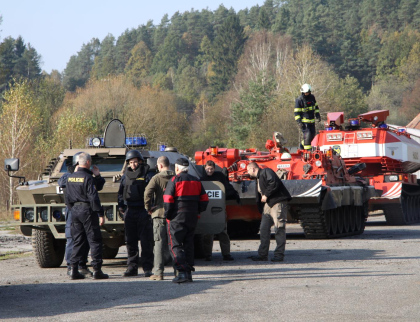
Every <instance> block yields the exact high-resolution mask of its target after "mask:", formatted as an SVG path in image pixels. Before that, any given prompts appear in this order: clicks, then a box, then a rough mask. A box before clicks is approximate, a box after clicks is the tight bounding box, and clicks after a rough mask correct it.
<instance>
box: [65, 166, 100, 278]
mask: <svg viewBox="0 0 420 322" xmlns="http://www.w3.org/2000/svg"><path fill="white" fill-rule="evenodd" d="M66 196H67V202H68V206H69V208H70V209H69V210H70V211H71V214H72V224H71V235H72V237H73V242H74V245H73V252H72V256H71V264H72V266H73V269H77V267H78V264H79V262H80V261H81V260H82V259H83V257H84V250H85V248H84V243H85V241H86V239H87V241H88V243H89V246H90V249H91V257H92V267H93V269H94V270H95V271H99V270H100V269H101V267H102V235H101V231H100V227H99V216H98V214H99V215H101V216H103V211H102V207H101V202H100V200H99V196H98V192H97V191H96V188H95V184H94V178H93V176H92V175H91V171H90V170H88V169H85V168H79V169H78V170H77V171H76V172H74V173H73V174H71V175H70V176H69V177H68V179H67V188H66Z"/></svg>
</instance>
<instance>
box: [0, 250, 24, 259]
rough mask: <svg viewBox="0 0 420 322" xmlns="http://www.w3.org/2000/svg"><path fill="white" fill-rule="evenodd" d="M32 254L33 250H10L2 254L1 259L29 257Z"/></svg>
mask: <svg viewBox="0 0 420 322" xmlns="http://www.w3.org/2000/svg"><path fill="white" fill-rule="evenodd" d="M30 255H31V252H28V251H21V252H16V251H9V252H6V253H4V254H0V261H4V260H8V259H14V258H19V257H28V256H30Z"/></svg>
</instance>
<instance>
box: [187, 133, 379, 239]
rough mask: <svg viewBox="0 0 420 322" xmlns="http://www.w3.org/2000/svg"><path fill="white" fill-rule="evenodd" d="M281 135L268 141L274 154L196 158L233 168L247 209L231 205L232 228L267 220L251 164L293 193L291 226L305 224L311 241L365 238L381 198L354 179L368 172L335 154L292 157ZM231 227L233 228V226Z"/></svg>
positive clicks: (218, 152) (212, 153)
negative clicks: (371, 207) (371, 208)
mask: <svg viewBox="0 0 420 322" xmlns="http://www.w3.org/2000/svg"><path fill="white" fill-rule="evenodd" d="M284 143H285V140H284V138H283V137H282V135H281V134H280V133H278V132H276V133H274V136H273V140H268V141H267V143H266V148H267V150H268V151H257V150H256V149H247V150H239V149H226V148H217V147H211V148H209V149H207V150H206V151H199V152H196V153H195V160H196V163H197V165H205V163H206V162H207V161H208V160H212V161H214V162H215V163H216V164H217V165H218V166H219V167H220V168H227V170H228V176H229V181H230V183H231V184H232V185H233V186H234V188H235V189H236V190H237V191H238V192H239V195H240V198H241V205H235V204H230V203H229V202H228V203H227V216H228V217H227V218H228V220H229V223H230V225H231V226H232V225H233V226H235V224H236V223H237V222H238V221H240V222H242V223H243V222H245V223H248V224H249V225H252V227H255V226H257V225H258V223H259V221H260V218H261V215H260V214H259V212H258V210H257V207H256V202H255V198H256V183H255V180H251V179H250V178H249V176H248V174H247V171H246V168H247V164H248V163H250V162H256V163H257V164H258V165H259V167H260V168H265V167H268V168H271V169H272V170H274V171H275V172H276V173H277V174H278V176H279V177H281V178H282V179H283V183H284V185H285V186H286V188H287V189H288V191H289V193H290V195H291V196H292V200H291V201H290V202H289V206H290V210H289V214H288V220H289V221H299V222H300V224H301V226H302V227H303V230H304V233H305V236H306V237H307V238H338V237H345V236H351V235H357V234H361V233H363V231H364V228H365V221H366V218H367V216H368V201H369V199H370V198H371V197H373V196H375V194H376V192H375V189H374V187H373V186H371V185H369V184H368V182H366V181H365V180H363V179H361V178H359V177H356V176H355V175H354V174H355V173H357V172H358V171H360V169H362V168H363V167H364V164H357V165H355V166H354V167H352V168H351V169H349V170H347V167H346V164H345V162H344V160H343V159H342V158H341V157H340V156H339V155H338V154H337V153H336V152H335V151H334V150H333V149H329V150H326V151H321V150H319V149H316V150H313V151H307V150H298V151H297V152H296V153H289V151H288V150H287V149H285V148H284V147H283V145H284ZM228 228H229V224H228Z"/></svg>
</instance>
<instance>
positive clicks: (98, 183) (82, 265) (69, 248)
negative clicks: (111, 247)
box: [57, 152, 105, 276]
mask: <svg viewBox="0 0 420 322" xmlns="http://www.w3.org/2000/svg"><path fill="white" fill-rule="evenodd" d="M80 153H82V152H77V153H76V154H75V155H73V158H72V164H68V165H67V172H66V173H65V174H63V175H62V176H61V178H60V179H58V181H57V184H58V186H59V187H60V188H61V189H62V190H63V193H64V199H65V200H66V205H68V202H67V192H66V185H67V179H68V177H69V176H70V175H71V174H72V173H73V172H74V171H75V170H77V166H78V165H79V155H80ZM66 162H67V161H66ZM92 169H93V172H90V174H94V175H95V176H94V177H93V180H94V183H95V188H96V190H97V191H101V190H102V188H103V187H104V185H105V179H104V178H102V177H101V174H100V172H99V169H98V167H97V166H96V165H94V166H93V167H92ZM65 218H66V227H65V235H66V256H65V257H66V262H67V275H69V276H70V274H71V254H72V252H73V238H72V237H71V223H72V220H71V211H69V208H68V207H66V210H65ZM83 248H84V256H83V258H82V260H81V261H80V262H79V272H80V273H82V274H83V275H85V276H92V275H93V273H92V272H91V271H90V270H89V268H88V267H87V265H86V263H87V261H88V260H87V257H88V254H89V243H88V241H87V240H86V241H85V243H84V246H83Z"/></svg>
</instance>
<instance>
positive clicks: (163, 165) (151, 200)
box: [144, 156, 175, 281]
mask: <svg viewBox="0 0 420 322" xmlns="http://www.w3.org/2000/svg"><path fill="white" fill-rule="evenodd" d="M169 165H170V163H169V159H168V158H167V157H166V156H160V157H159V158H158V159H157V170H158V171H159V173H158V174H156V175H155V176H154V177H153V178H152V179H151V180H150V182H149V184H148V185H147V187H146V191H145V193H144V205H145V207H146V210H147V211H148V213H149V215H151V216H152V220H153V238H154V241H155V246H154V248H153V255H154V265H153V268H154V272H153V275H152V276H150V279H151V280H152V281H161V280H163V271H164V265H165V258H166V256H165V255H167V256H170V255H169V248H168V233H167V231H166V229H167V228H166V226H167V225H166V219H165V209H164V208H163V193H164V192H165V189H166V185H167V184H168V181H169V180H170V179H171V178H172V177H173V176H174V175H175V172H173V171H172V170H171V169H169Z"/></svg>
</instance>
